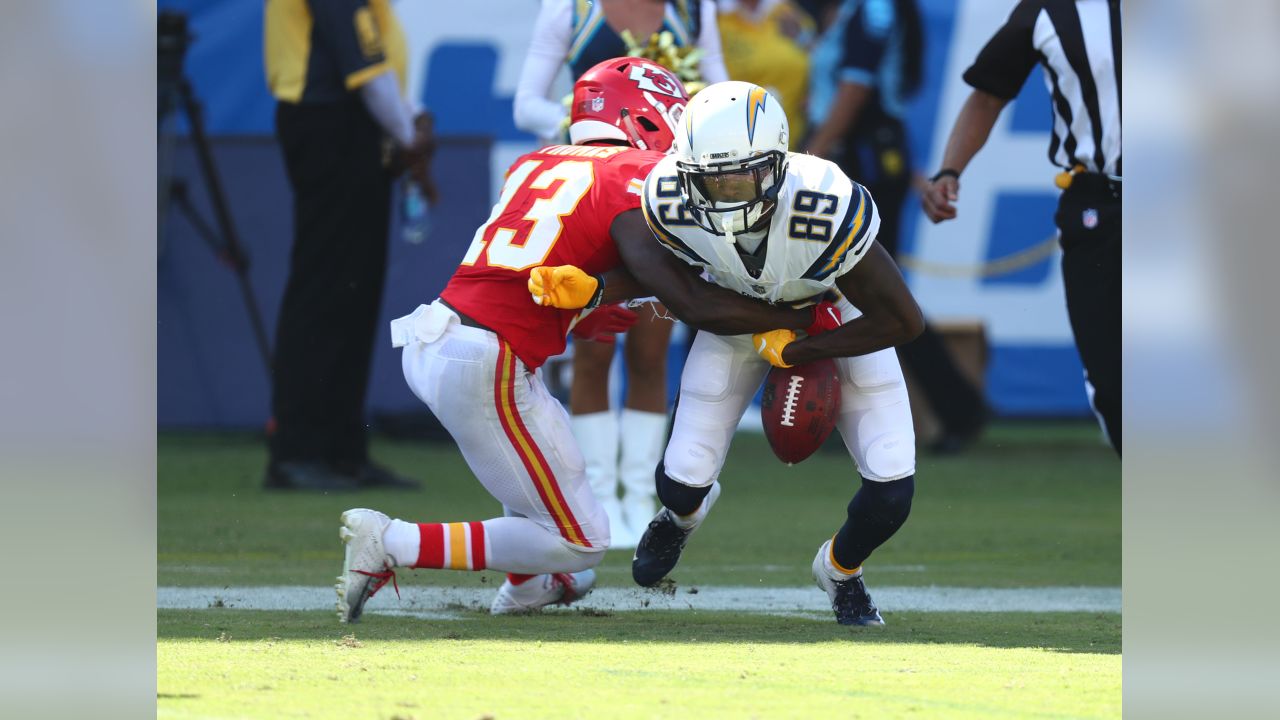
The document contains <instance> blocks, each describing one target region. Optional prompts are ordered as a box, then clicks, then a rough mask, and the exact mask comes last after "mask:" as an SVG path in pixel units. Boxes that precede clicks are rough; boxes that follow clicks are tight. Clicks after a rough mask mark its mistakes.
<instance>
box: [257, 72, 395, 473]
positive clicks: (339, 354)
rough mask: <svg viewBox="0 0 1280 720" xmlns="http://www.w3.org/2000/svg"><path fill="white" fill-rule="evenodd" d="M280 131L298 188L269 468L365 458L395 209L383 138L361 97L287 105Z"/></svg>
mask: <svg viewBox="0 0 1280 720" xmlns="http://www.w3.org/2000/svg"><path fill="white" fill-rule="evenodd" d="M276 136H277V138H278V139H279V141H280V146H281V148H282V150H283V152H284V161H285V167H286V169H287V171H288V175H289V183H290V185H291V186H292V187H293V222H294V227H293V252H292V255H291V257H290V267H289V281H288V285H287V286H286V288H285V293H284V300H283V303H282V304H281V307H280V316H279V322H278V325H277V327H276V345H275V358H274V361H273V368H272V398H271V406H272V412H273V415H274V417H275V421H276V429H275V432H274V434H273V435H272V437H271V441H270V450H271V461H272V462H273V463H274V462H329V463H334V464H339V465H350V464H359V463H363V462H365V461H366V460H367V459H368V442H367V437H366V433H365V424H364V402H365V393H366V390H367V388H368V381H369V364H370V360H371V357H372V354H373V341H374V337H375V335H376V328H377V321H378V312H379V309H380V305H381V300H382V285H383V280H384V277H385V275H386V263H387V230H388V224H389V214H390V209H391V176H390V175H389V174H388V172H387V170H386V169H385V168H384V167H383V163H382V132H381V131H380V130H379V128H378V126H377V124H376V123H375V121H374V120H373V118H372V117H371V116H370V115H369V113H368V111H366V110H365V108H364V106H363V105H362V104H361V103H360V101H359V98H358V97H356V96H354V95H353V96H351V99H350V100H349V101H348V102H342V103H313V104H298V105H294V104H289V103H279V104H278V105H277V106H276Z"/></svg>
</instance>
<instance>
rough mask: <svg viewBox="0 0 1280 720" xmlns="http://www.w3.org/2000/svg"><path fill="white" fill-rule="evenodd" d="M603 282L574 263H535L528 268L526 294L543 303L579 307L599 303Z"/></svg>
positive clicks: (566, 308)
mask: <svg viewBox="0 0 1280 720" xmlns="http://www.w3.org/2000/svg"><path fill="white" fill-rule="evenodd" d="M603 290H604V284H603V283H602V282H600V280H599V279H598V278H596V277H595V276H592V275H588V274H586V273H585V272H583V271H582V270H581V269H580V268H578V267H577V266H575V265H557V266H555V267H548V266H546V265H539V266H538V267H535V268H534V269H533V270H531V271H530V272H529V294H530V295H532V296H533V302H534V303H536V304H538V305H541V306H543V307H557V308H561V309H562V310H579V309H581V308H586V307H595V306H596V305H599V304H600V297H599V296H600V295H603V294H604V293H603V292H602V291H603Z"/></svg>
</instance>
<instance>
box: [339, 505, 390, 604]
mask: <svg viewBox="0 0 1280 720" xmlns="http://www.w3.org/2000/svg"><path fill="white" fill-rule="evenodd" d="M390 524H391V518H389V517H387V516H386V515H384V514H382V513H380V512H378V511H377V510H365V509H363V508H356V509H353V510H348V511H346V512H344V513H342V527H340V528H338V537H340V538H342V542H343V543H344V544H345V545H346V557H345V558H344V560H343V562H342V574H341V575H339V576H338V584H337V585H336V586H334V587H335V589H336V590H337V592H338V619H339V620H341V621H342V622H344V623H353V622H359V621H360V616H361V615H362V614H363V613H364V604H365V602H366V601H368V600H369V598H371V597H373V594H374V593H376V592H378V590H379V589H381V588H382V586H383V585H386V584H387V583H388V582H392V583H394V582H395V579H396V574H395V571H394V570H393V569H392V568H394V567H395V561H394V560H393V559H392V558H391V556H390V555H388V554H387V549H386V547H385V546H383V544H382V533H383V532H384V531H386V529H387V526H388V525H390ZM399 593H400V589H399V588H398V587H397V588H396V594H397V595H398V594H399Z"/></svg>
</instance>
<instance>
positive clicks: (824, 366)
mask: <svg viewBox="0 0 1280 720" xmlns="http://www.w3.org/2000/svg"><path fill="white" fill-rule="evenodd" d="M838 417H840V378H839V377H838V376H837V375H836V364H835V361H834V360H830V359H828V360H817V361H814V362H811V363H806V364H804V365H796V366H795V367H789V368H778V367H775V368H772V369H771V370H769V375H768V376H767V377H766V378H765V380H764V392H763V395H762V397H761V400H760V420H761V421H762V422H763V424H764V436H765V437H766V438H768V440H769V447H771V448H773V454H774V455H777V456H778V459H779V460H781V461H782V462H784V463H786V464H788V465H794V464H795V463H798V462H800V461H801V460H804V459H805V458H807V457H809V456H810V455H812V454H813V453H814V451H816V450H817V449H818V448H820V447H822V443H824V442H826V440H827V436H828V435H830V434H831V431H832V430H833V429H835V426H836V419H837V418H838Z"/></svg>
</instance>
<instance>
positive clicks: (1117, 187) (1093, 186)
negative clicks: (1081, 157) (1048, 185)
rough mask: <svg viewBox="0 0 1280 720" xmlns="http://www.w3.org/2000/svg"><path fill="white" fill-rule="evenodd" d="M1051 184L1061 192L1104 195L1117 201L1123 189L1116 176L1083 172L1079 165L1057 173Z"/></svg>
mask: <svg viewBox="0 0 1280 720" xmlns="http://www.w3.org/2000/svg"><path fill="white" fill-rule="evenodd" d="M1053 182H1054V184H1055V185H1057V186H1058V187H1059V188H1061V189H1063V190H1076V191H1083V192H1094V193H1106V194H1108V195H1111V196H1112V197H1115V198H1117V199H1119V198H1120V197H1121V191H1122V188H1123V181H1122V179H1121V178H1120V177H1119V176H1118V175H1107V174H1105V173H1096V172H1085V169H1084V167H1083V166H1081V165H1077V166H1075V167H1074V168H1072V169H1071V170H1066V171H1063V172H1060V173H1058V175H1057V177H1055V178H1054V181H1053Z"/></svg>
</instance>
